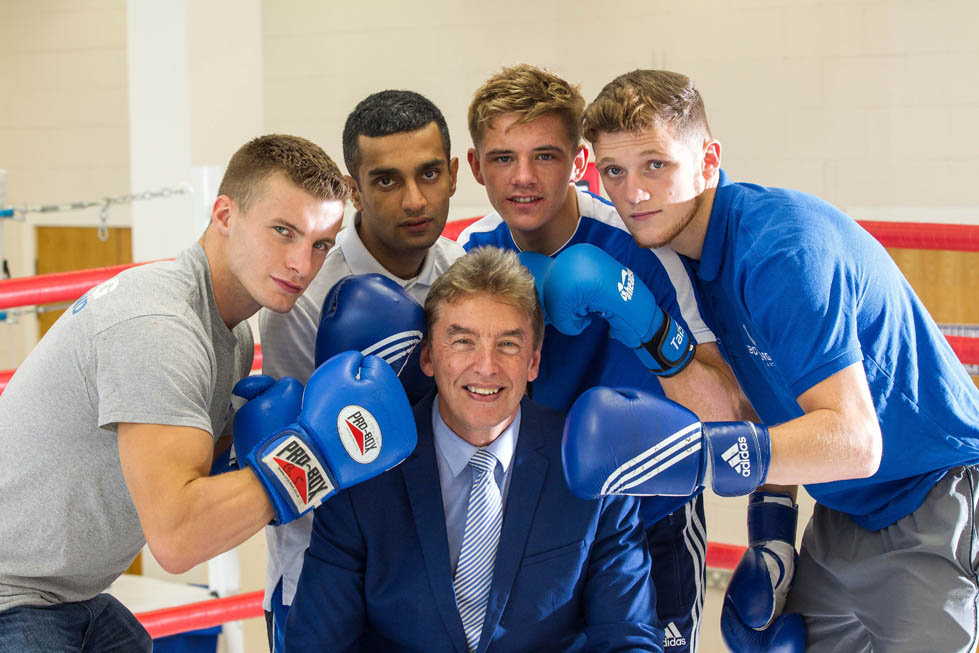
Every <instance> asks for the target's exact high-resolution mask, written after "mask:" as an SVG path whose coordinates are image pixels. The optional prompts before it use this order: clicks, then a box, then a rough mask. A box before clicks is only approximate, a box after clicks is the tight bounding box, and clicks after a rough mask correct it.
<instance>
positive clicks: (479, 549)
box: [452, 449, 503, 651]
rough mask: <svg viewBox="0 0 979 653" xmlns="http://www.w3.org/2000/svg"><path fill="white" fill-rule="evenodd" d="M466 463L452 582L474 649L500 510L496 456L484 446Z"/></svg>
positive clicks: (489, 579) (486, 596) (497, 536)
mask: <svg viewBox="0 0 979 653" xmlns="http://www.w3.org/2000/svg"><path fill="white" fill-rule="evenodd" d="M469 464H470V465H471V466H472V468H473V470H472V471H473V485H472V490H470V492H469V508H468V511H467V512H466V531H465V533H464V534H463V536H462V550H461V551H460V552H459V563H458V564H457V565H456V575H455V579H454V580H453V581H452V584H453V586H454V587H455V593H456V604H457V605H458V606H459V616H460V617H462V627H463V629H464V630H465V631H466V642H467V643H468V644H469V650H470V651H475V650H476V647H477V646H478V645H479V635H480V632H481V631H482V630H483V620H484V619H485V618H486V605H487V603H488V602H489V589H490V584H491V583H492V581H493V564H494V562H495V561H496V545H497V544H498V543H499V541H500V524H501V523H502V522H503V511H502V510H501V509H500V507H501V502H500V489H499V488H498V487H497V486H496V480H495V479H494V478H493V471H494V470H495V469H496V457H495V456H494V455H493V454H492V453H490V452H489V451H487V450H486V449H477V450H476V453H474V454H473V457H472V458H471V459H470V460H469Z"/></svg>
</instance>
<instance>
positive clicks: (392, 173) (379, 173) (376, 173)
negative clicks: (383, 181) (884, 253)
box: [367, 168, 401, 177]
mask: <svg viewBox="0 0 979 653" xmlns="http://www.w3.org/2000/svg"><path fill="white" fill-rule="evenodd" d="M367 176H368V177H400V176H401V171H400V170H398V169H397V168H371V169H370V170H368V171H367Z"/></svg>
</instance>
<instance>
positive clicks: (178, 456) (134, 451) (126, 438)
mask: <svg viewBox="0 0 979 653" xmlns="http://www.w3.org/2000/svg"><path fill="white" fill-rule="evenodd" d="M118 434H119V459H120V462H121V463H122V472H123V476H124V477H125V479H126V485H127V486H128V487H129V492H130V494H131V495H132V498H133V503H134V504H135V506H136V512H137V513H138V514H139V521H140V524H141V525H142V527H143V534H144V535H145V537H146V542H147V544H149V547H150V550H151V551H152V552H153V556H154V557H155V558H156V559H157V561H158V562H159V563H160V565H161V566H162V567H163V568H164V569H165V570H166V571H168V572H170V573H182V572H184V571H187V570H188V569H190V568H192V567H193V566H194V565H196V564H199V563H201V562H204V561H205V560H209V559H210V558H212V557H214V556H215V555H217V554H219V553H223V552H224V551H227V550H229V549H231V548H234V547H235V546H237V545H238V544H240V543H242V542H244V541H245V540H246V539H248V538H249V537H250V536H251V535H253V534H254V533H257V532H258V531H259V530H260V529H261V528H262V527H263V526H265V525H266V524H268V523H269V521H270V520H271V519H272V518H273V517H274V516H275V515H274V513H273V510H272V505H271V504H270V503H269V500H268V498H267V497H266V495H265V491H264V489H263V488H262V484H261V483H260V482H259V480H258V478H256V476H255V474H254V473H252V471H251V469H244V470H241V471H235V472H229V473H227V474H221V475H218V476H214V477H209V476H207V474H208V470H209V469H210V466H211V459H212V454H213V452H214V446H213V444H212V439H211V436H210V434H208V433H207V432H205V431H202V430H200V429H196V428H191V427H182V426H165V425H161V424H119V426H118Z"/></svg>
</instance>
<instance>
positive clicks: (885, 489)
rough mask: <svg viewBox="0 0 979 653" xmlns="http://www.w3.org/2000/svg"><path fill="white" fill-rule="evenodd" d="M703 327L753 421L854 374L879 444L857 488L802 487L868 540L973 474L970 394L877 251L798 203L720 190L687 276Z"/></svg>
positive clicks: (974, 403)
mask: <svg viewBox="0 0 979 653" xmlns="http://www.w3.org/2000/svg"><path fill="white" fill-rule="evenodd" d="M692 264H693V267H694V269H695V270H696V273H697V278H698V282H699V287H700V292H701V293H702V299H703V308H704V317H705V318H706V319H707V321H708V324H709V325H710V326H711V328H712V329H714V331H715V333H716V334H717V336H718V344H719V345H720V349H721V351H722V353H723V354H724V356H725V358H726V359H727V361H728V363H729V364H730V365H731V367H732V368H733V369H734V373H735V375H736V376H737V378H738V381H739V382H740V383H741V387H742V388H743V389H744V391H745V394H746V395H747V396H748V399H749V400H750V401H751V403H752V405H753V406H754V408H755V410H756V411H757V413H758V415H759V417H760V418H761V420H762V421H763V422H764V423H765V424H768V425H775V424H779V423H781V422H785V421H787V420H790V419H794V418H797V417H800V416H802V415H803V411H802V409H801V407H800V406H799V404H798V402H797V401H796V397H798V396H799V395H801V394H802V393H804V392H805V391H806V390H808V389H809V388H811V387H813V386H814V385H816V384H817V383H819V382H820V381H822V380H824V379H826V378H828V377H830V376H831V375H833V374H835V373H836V372H839V371H840V370H842V369H843V368H845V367H847V366H849V365H851V364H853V363H856V362H859V361H862V362H863V367H864V370H865V371H866V374H867V381H868V383H869V385H870V394H871V396H872V397H873V401H874V405H875V408H876V410H877V416H878V419H879V421H880V424H881V432H882V434H883V457H882V459H881V463H880V468H879V469H878V471H877V473H876V474H874V475H873V476H871V477H870V478H865V479H854V480H846V481H833V482H831V483H816V484H812V485H807V486H806V489H807V490H808V491H809V494H810V495H812V497H813V498H814V499H816V500H817V501H818V502H820V503H821V504H823V505H825V506H828V507H830V508H833V509H835V510H839V511H841V512H845V513H847V514H849V515H850V516H852V517H853V519H854V521H856V523H857V524H859V525H860V526H863V527H864V528H867V529H870V530H878V529H881V528H885V527H886V526H889V525H891V524H893V523H894V522H896V521H897V520H899V519H901V518H902V517H904V516H906V515H908V514H910V513H912V512H913V511H914V510H915V509H917V507H918V506H920V505H921V503H922V501H923V500H924V497H925V495H926V494H927V493H928V490H930V489H931V487H932V486H933V485H934V484H935V482H937V481H938V479H940V478H941V477H942V476H943V475H944V474H945V471H946V470H948V469H949V468H951V467H956V466H959V465H967V464H973V463H976V462H979V391H977V389H976V386H975V385H974V384H973V382H972V380H971V379H970V378H969V376H968V374H967V373H966V371H965V369H964V367H963V366H962V364H961V363H960V362H959V360H958V358H956V356H955V353H954V352H953V351H952V349H951V347H950V346H949V345H948V342H947V341H946V340H945V338H944V336H942V334H941V331H940V330H939V329H938V326H937V325H936V324H935V322H934V320H932V318H931V316H929V315H928V313H927V311H926V310H925V308H924V306H923V305H922V304H921V301H920V300H919V299H918V297H917V296H916V295H915V294H914V291H913V290H912V289H911V287H910V286H909V285H908V282H907V281H906V280H905V279H904V276H903V275H902V274H901V272H900V271H899V270H898V268H897V266H896V265H895V264H894V262H893V260H892V259H891V257H890V256H889V255H888V254H887V251H886V250H885V249H884V248H883V247H882V246H881V245H880V243H878V242H877V241H876V240H875V239H874V238H873V237H872V236H871V235H870V234H869V233H867V232H866V231H865V230H864V229H863V228H862V227H861V226H860V225H859V224H857V223H856V222H855V221H854V220H853V219H851V218H849V217H848V216H846V215H845V214H843V213H842V212H840V211H839V210H837V209H836V208H834V207H833V206H831V205H830V204H828V203H826V202H824V201H822V200H820V199H818V198H816V197H813V196H811V195H806V194H805V193H800V192H797V191H790V190H784V189H779V188H765V187H762V186H756V185H753V184H735V183H731V181H730V180H729V179H728V177H727V175H726V174H725V173H724V172H721V174H720V181H719V185H718V188H717V192H716V194H715V197H714V205H713V209H712V211H711V217H710V224H709V225H708V228H707V235H706V239H705V241H704V247H703V251H702V253H701V259H700V261H699V263H692Z"/></svg>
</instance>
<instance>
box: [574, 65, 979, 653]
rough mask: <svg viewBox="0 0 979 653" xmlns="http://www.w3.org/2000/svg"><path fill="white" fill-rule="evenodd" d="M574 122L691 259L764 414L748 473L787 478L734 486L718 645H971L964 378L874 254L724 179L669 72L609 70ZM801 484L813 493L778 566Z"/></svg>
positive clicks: (734, 361)
mask: <svg viewBox="0 0 979 653" xmlns="http://www.w3.org/2000/svg"><path fill="white" fill-rule="evenodd" d="M584 133H585V136H586V138H587V139H588V140H589V141H591V142H592V144H593V146H594V148H595V154H596V158H597V165H598V169H599V173H600V175H601V178H602V180H603V183H604V185H605V189H606V191H607V192H608V194H609V196H610V197H611V198H612V200H613V202H614V204H615V207H616V208H617V209H618V212H619V215H620V216H621V217H622V219H623V220H624V222H625V224H626V225H627V227H628V228H629V230H630V231H631V232H632V234H633V236H634V237H635V239H636V241H637V242H638V243H639V244H640V245H642V246H644V247H661V246H665V245H669V246H670V247H672V248H673V249H674V250H675V251H677V252H678V253H679V254H681V255H682V256H683V257H684V259H685V260H686V261H688V262H689V263H690V264H691V265H692V267H693V269H694V270H695V271H696V283H697V287H698V289H699V292H700V293H701V299H702V301H703V306H704V307H705V311H704V317H705V319H706V320H707V323H708V324H709V326H710V327H711V328H712V329H713V330H714V331H715V333H716V334H717V336H718V342H719V344H720V346H721V351H722V352H723V353H724V356H725V358H726V359H727V361H728V363H730V365H731V367H732V368H733V369H734V372H735V374H736V376H737V378H738V381H739V382H740V385H741V387H742V388H743V389H744V392H745V393H746V395H747V397H748V399H750V401H751V404H752V405H753V407H754V409H755V410H756V412H757V414H758V416H759V417H760V420H761V422H763V424H764V425H765V426H768V427H769V430H768V434H769V435H770V460H765V461H764V462H765V463H766V464H768V465H769V466H768V468H767V479H764V478H763V479H762V480H763V481H765V482H767V483H768V484H780V485H781V486H789V487H773V486H772V485H766V486H764V487H763V488H762V489H763V490H765V491H764V492H762V491H759V492H755V493H754V494H753V495H752V497H751V499H750V500H749V543H750V546H749V549H748V552H747V553H746V554H745V555H746V557H745V558H744V559H742V563H741V565H739V567H738V569H737V570H736V571H735V574H734V577H733V578H732V581H731V584H730V586H729V588H728V593H727V596H726V598H725V606H724V610H723V614H722V633H723V635H724V637H725V640H726V641H727V643H728V645H729V646H730V647H731V648H732V649H734V650H763V649H764V648H765V647H768V646H774V645H776V644H784V643H785V642H789V644H790V646H793V647H794V648H787V649H784V650H801V648H800V640H799V636H801V643H802V644H803V645H805V638H806V631H808V644H807V648H806V650H808V651H824V650H825V651H829V650H847V651H870V650H909V651H911V650H914V651H924V650H936V651H937V650H941V651H953V650H954V651H959V650H961V651H966V650H968V651H971V650H973V649H974V648H975V645H976V609H977V607H976V606H977V598H979V592H977V578H976V571H975V569H976V563H977V551H979V549H977V544H979V541H977V538H976V524H975V509H976V493H975V487H976V484H977V482H979V474H977V468H976V463H977V461H979V391H977V389H976V387H975V385H974V384H973V383H972V381H971V379H970V378H969V376H968V375H967V374H966V372H965V370H964V368H963V366H962V365H961V364H960V363H959V361H958V360H957V358H956V356H955V354H954V353H953V352H952V350H951V348H950V347H949V345H948V343H947V342H946V341H945V339H944V337H943V336H942V334H941V332H940V331H939V329H938V327H937V326H936V324H935V322H934V321H933V320H932V318H931V317H930V316H929V315H928V313H927V312H926V310H925V308H924V307H923V306H922V304H921V302H920V301H919V300H918V298H917V297H916V295H915V294H914V292H913V291H912V290H911V288H910V287H909V285H908V283H907V281H906V280H905V279H904V277H903V276H902V275H901V273H900V271H899V270H898V269H897V267H896V266H895V265H894V263H893V261H892V260H891V259H890V257H889V256H888V255H887V252H886V251H885V250H884V249H883V247H881V246H880V244H879V243H877V242H876V241H875V240H874V239H873V238H872V237H871V236H870V235H869V234H868V233H867V232H866V231H864V230H863V229H862V228H861V227H860V226H859V225H858V224H857V223H856V222H855V221H853V220H852V219H850V218H849V217H847V216H846V215H844V214H843V213H841V212H840V211H838V210H837V209H835V208H834V207H832V206H830V205H829V204H827V203H826V202H823V201H821V200H819V199H817V198H815V197H812V196H809V195H806V194H803V193H800V192H796V191H789V190H783V189H777V188H765V187H762V186H756V185H751V184H741V183H732V182H731V181H730V180H729V179H728V177H727V175H725V174H724V173H723V172H722V171H721V169H720V163H721V156H720V153H721V147H720V143H718V141H716V140H714V139H713V138H712V137H711V133H710V130H709V127H708V124H707V118H706V113H705V110H704V105H703V101H702V99H701V97H700V95H699V93H698V92H697V91H696V89H695V88H694V85H693V83H692V82H691V80H690V79H689V78H687V77H686V76H684V75H680V74H677V73H671V72H666V71H648V70H646V71H644V70H637V71H634V72H631V73H627V74H625V75H622V76H620V77H618V78H616V79H615V80H613V81H612V82H610V83H609V84H608V85H606V86H605V88H604V89H603V90H602V91H601V93H600V94H599V96H598V98H597V99H596V100H595V101H594V102H592V103H591V104H590V105H589V106H588V108H587V109H586V111H585V121H584ZM703 426H704V433H705V436H706V435H709V433H708V431H709V428H710V426H711V425H710V424H705V425H703ZM766 437H767V436H766ZM731 464H732V466H733V465H734V462H732V463H731ZM716 469H717V468H715V472H716ZM728 471H729V470H728ZM800 483H801V484H805V485H806V489H807V490H808V492H809V493H810V494H811V495H812V496H813V498H815V499H816V501H817V505H816V509H815V513H814V515H813V518H812V520H811V521H810V523H809V526H808V527H807V529H806V532H805V536H804V538H803V540H802V547H801V551H800V555H799V557H798V562H797V564H796V559H795V556H794V551H793V550H792V548H791V545H792V544H794V539H795V535H794V512H793V510H792V508H793V506H792V498H794V496H795V485H797V484H800ZM715 487H716V484H715ZM783 492H787V494H786V493H783ZM787 495H788V496H787ZM790 497H792V498H790ZM753 511H754V512H753ZM763 514H764V517H761V515H763ZM753 515H754V516H753ZM753 522H754V523H753ZM793 566H795V580H794V584H792V568H793ZM766 572H767V573H766ZM789 587H791V590H790V591H789ZM786 592H788V595H787V603H785V614H782V615H781V616H779V613H780V611H781V608H782V603H781V601H783V600H785V594H786ZM790 613H798V614H801V615H802V617H803V619H804V624H805V628H803V629H801V630H800V629H797V628H795V626H794V624H796V623H797V624H800V625H801V623H802V622H801V621H798V617H795V615H793V614H790ZM793 617H794V619H795V620H796V621H792V620H790V618H793ZM780 650H783V649H780Z"/></svg>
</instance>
